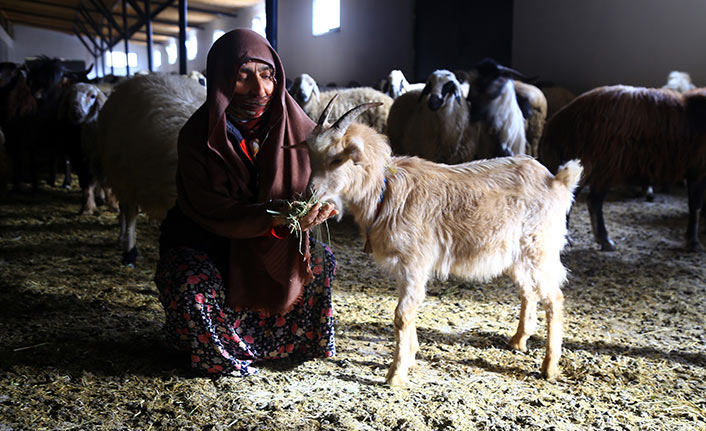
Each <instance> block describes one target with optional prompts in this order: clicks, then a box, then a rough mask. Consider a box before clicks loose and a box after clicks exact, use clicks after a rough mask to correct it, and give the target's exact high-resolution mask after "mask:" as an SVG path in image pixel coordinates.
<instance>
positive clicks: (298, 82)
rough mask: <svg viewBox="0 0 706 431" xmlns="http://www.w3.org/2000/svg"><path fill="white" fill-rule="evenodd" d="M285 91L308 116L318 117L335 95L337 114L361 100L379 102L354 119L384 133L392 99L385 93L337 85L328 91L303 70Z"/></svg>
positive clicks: (372, 89)
mask: <svg viewBox="0 0 706 431" xmlns="http://www.w3.org/2000/svg"><path fill="white" fill-rule="evenodd" d="M289 93H290V94H291V95H292V97H294V100H296V101H297V103H298V104H299V106H301V107H302V109H303V110H304V112H306V114H307V115H308V116H309V117H310V118H311V119H312V120H316V119H317V118H319V116H320V115H321V113H322V112H323V110H324V107H325V106H326V105H327V104H328V102H329V101H330V100H331V99H333V97H334V96H335V95H338V100H339V103H338V106H337V107H336V108H334V109H335V110H336V111H337V112H334V114H338V115H341V114H343V113H344V112H346V110H348V109H350V108H352V107H354V106H358V105H360V104H361V103H372V102H380V103H381V104H380V105H379V106H377V107H375V108H374V109H371V110H370V111H368V112H366V113H364V114H363V115H361V116H360V118H359V119H358V121H359V122H361V123H364V124H367V125H369V126H370V127H372V128H374V129H375V130H377V131H378V132H380V133H384V132H385V129H386V127H387V116H388V114H389V112H390V107H391V106H392V102H393V99H392V98H391V97H390V96H388V95H387V94H383V93H381V92H380V91H378V90H375V89H374V88H371V87H357V88H341V89H335V90H329V91H320V90H319V86H318V85H317V84H316V81H315V80H314V78H312V77H311V76H310V75H308V74H306V73H303V74H301V75H300V76H298V77H297V78H296V79H295V80H294V82H293V83H292V86H291V87H290V88H289Z"/></svg>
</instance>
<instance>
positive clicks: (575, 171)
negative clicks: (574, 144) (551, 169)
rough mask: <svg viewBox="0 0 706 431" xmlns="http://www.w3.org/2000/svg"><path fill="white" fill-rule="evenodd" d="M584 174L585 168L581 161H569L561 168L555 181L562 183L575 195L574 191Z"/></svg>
mask: <svg viewBox="0 0 706 431" xmlns="http://www.w3.org/2000/svg"><path fill="white" fill-rule="evenodd" d="M582 173H583V166H581V162H580V161H579V160H576V159H574V160H569V161H568V162H566V163H564V164H563V165H561V166H559V169H558V170H557V173H556V176H555V177H554V180H555V181H558V182H560V183H562V184H563V185H564V186H565V187H566V188H567V189H569V191H570V192H572V193H573V191H574V189H575V188H576V186H577V185H578V183H579V181H580V180H581V174H582Z"/></svg>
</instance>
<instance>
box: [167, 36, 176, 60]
mask: <svg viewBox="0 0 706 431" xmlns="http://www.w3.org/2000/svg"><path fill="white" fill-rule="evenodd" d="M165 49H166V51H167V63H169V64H174V63H176V61H177V44H176V42H175V41H174V39H172V40H170V41H169V45H167V47H166V48H165Z"/></svg>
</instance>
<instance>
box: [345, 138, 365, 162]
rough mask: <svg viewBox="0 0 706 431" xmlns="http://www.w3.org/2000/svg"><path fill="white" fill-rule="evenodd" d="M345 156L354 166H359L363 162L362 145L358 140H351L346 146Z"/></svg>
mask: <svg viewBox="0 0 706 431" xmlns="http://www.w3.org/2000/svg"><path fill="white" fill-rule="evenodd" d="M346 154H348V157H350V158H351V161H352V162H353V164H355V165H360V164H361V162H362V160H363V143H362V142H360V141H359V140H358V139H355V138H353V139H351V140H350V141H349V142H348V145H346Z"/></svg>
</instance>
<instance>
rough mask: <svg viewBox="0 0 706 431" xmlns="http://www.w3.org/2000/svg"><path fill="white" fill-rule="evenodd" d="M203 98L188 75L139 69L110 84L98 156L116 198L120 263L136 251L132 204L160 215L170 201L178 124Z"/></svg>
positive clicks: (131, 261) (135, 210) (135, 208)
mask: <svg viewBox="0 0 706 431" xmlns="http://www.w3.org/2000/svg"><path fill="white" fill-rule="evenodd" d="M205 101H206V89H205V88H204V87H203V86H201V85H199V83H198V82H196V81H195V80H193V79H189V78H186V77H185V76H180V75H166V74H164V75H163V74H151V75H141V76H135V77H132V78H130V79H128V80H126V81H124V82H122V83H120V84H119V85H118V86H117V87H115V89H114V90H113V92H112V94H111V95H110V97H109V98H108V100H107V102H106V103H105V105H104V106H103V109H102V110H101V112H100V114H99V117H98V141H97V142H98V152H99V154H100V157H99V160H100V162H101V164H102V166H103V170H104V173H105V176H106V179H107V181H108V184H109V185H110V187H111V188H112V190H113V192H114V193H115V195H116V197H117V198H118V200H119V201H120V228H121V231H120V240H121V243H122V245H123V251H124V255H123V263H124V264H126V265H134V264H135V259H136V257H137V247H136V245H135V244H136V237H135V227H136V219H137V213H138V206H139V208H141V209H142V210H143V211H144V212H145V213H147V215H148V216H149V217H150V218H152V219H154V220H162V219H164V217H165V215H166V213H167V211H168V210H169V208H171V207H172V206H173V205H174V202H175V201H176V181H175V176H176V166H177V138H178V135H179V130H180V129H181V127H182V126H183V125H184V123H186V121H187V120H188V119H189V117H190V116H191V115H192V114H193V113H194V112H195V111H196V109H198V107H199V106H201V105H202V104H203V103H204V102H205Z"/></svg>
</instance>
